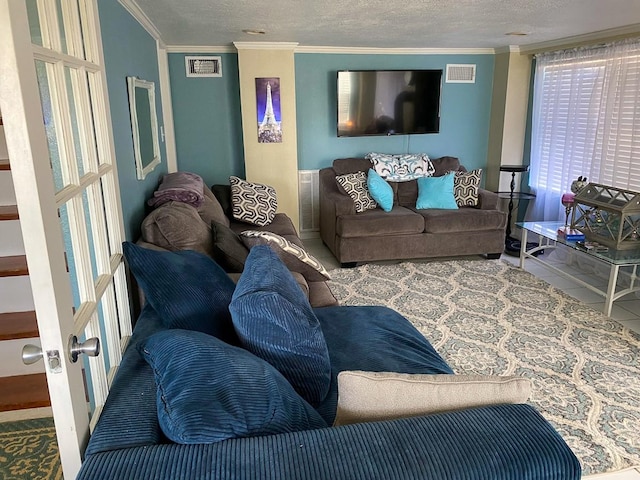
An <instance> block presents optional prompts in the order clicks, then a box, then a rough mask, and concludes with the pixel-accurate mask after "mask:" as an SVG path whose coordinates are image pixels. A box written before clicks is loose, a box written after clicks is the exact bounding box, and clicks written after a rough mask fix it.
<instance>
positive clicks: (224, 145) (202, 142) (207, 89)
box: [169, 53, 244, 186]
mask: <svg viewBox="0 0 640 480" xmlns="http://www.w3.org/2000/svg"><path fill="white" fill-rule="evenodd" d="M211 55H213V54H211ZM219 56H220V57H222V58H221V61H222V74H223V75H222V77H205V78H194V77H187V75H186V71H185V60H184V57H185V55H184V54H179V53H171V54H169V76H170V81H171V99H172V108H173V119H174V129H175V137H176V152H177V157H178V169H179V170H184V171H188V172H194V173H197V174H198V175H200V176H201V177H202V178H203V179H204V181H205V183H206V184H207V185H209V186H210V185H213V184H214V183H223V184H227V183H229V176H230V175H237V176H240V177H243V178H244V147H243V143H242V120H241V109H240V84H239V79H238V56H237V55H236V54H235V53H233V54H230V53H227V54H219Z"/></svg>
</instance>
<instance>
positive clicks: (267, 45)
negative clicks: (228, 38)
mask: <svg viewBox="0 0 640 480" xmlns="http://www.w3.org/2000/svg"><path fill="white" fill-rule="evenodd" d="M233 44H234V45H235V47H236V49H238V50H294V51H295V50H296V47H297V46H298V43H297V42H233Z"/></svg>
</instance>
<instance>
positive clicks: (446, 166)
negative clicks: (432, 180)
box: [431, 157, 467, 177]
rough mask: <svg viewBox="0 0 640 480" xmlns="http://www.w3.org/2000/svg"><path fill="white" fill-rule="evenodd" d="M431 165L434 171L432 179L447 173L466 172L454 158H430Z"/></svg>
mask: <svg viewBox="0 0 640 480" xmlns="http://www.w3.org/2000/svg"><path fill="white" fill-rule="evenodd" d="M431 163H432V164H433V166H434V167H435V169H436V171H435V173H434V174H433V176H434V177H441V176H442V175H446V174H447V173H449V172H456V171H458V170H460V169H462V171H463V172H466V171H467V169H466V168H464V167H463V166H462V165H460V160H459V159H458V158H456V157H440V158H432V159H431Z"/></svg>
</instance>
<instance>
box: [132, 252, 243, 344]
mask: <svg viewBox="0 0 640 480" xmlns="http://www.w3.org/2000/svg"><path fill="white" fill-rule="evenodd" d="M122 250H123V252H124V256H125V259H126V261H127V265H129V268H130V269H131V272H132V273H133V275H134V277H135V279H136V281H137V282H138V285H139V286H140V288H141V289H142V291H143V293H144V296H145V299H146V301H147V302H149V304H151V306H152V307H153V309H154V310H155V311H156V312H157V313H158V315H159V316H160V317H161V318H162V322H163V324H164V326H165V327H167V328H184V329H187V330H197V331H200V332H203V333H207V334H209V335H213V336H215V337H218V338H220V339H222V340H224V341H226V342H229V343H235V344H237V342H238V338H237V336H236V334H235V332H234V329H233V323H232V322H231V314H230V313H229V303H231V296H232V295H233V291H234V289H235V285H234V283H233V281H232V280H231V279H230V278H229V276H228V275H227V274H226V273H225V271H224V270H223V269H222V268H221V267H220V266H219V265H218V264H217V263H216V262H214V261H213V260H212V259H211V258H209V257H207V256H206V255H203V254H202V253H198V252H194V251H193V250H181V251H178V252H168V251H164V252H160V251H156V250H150V249H147V248H143V247H140V246H138V245H136V244H134V243H131V242H124V243H123V244H122Z"/></svg>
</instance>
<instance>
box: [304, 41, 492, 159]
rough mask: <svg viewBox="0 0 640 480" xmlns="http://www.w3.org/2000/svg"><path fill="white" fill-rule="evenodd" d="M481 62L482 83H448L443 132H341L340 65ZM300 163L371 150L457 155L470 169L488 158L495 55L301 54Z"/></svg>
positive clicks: (370, 66)
mask: <svg viewBox="0 0 640 480" xmlns="http://www.w3.org/2000/svg"><path fill="white" fill-rule="evenodd" d="M448 63H449V64H450V63H462V64H476V83H474V84H466V83H444V75H443V83H442V95H441V111H440V133H437V134H423V135H397V136H390V137H386V136H383V137H358V138H353V137H341V138H338V137H337V135H336V122H337V107H336V104H337V100H336V83H337V71H338V70H348V69H352V70H384V69H386V70H394V69H395V70H404V69H442V70H443V71H444V70H446V65H447V64H448ZM295 68H296V99H297V102H296V110H297V113H296V115H297V128H298V165H299V167H300V169H302V170H312V169H317V168H322V167H326V166H329V165H331V162H332V161H333V159H335V158H340V157H351V156H356V157H357V156H364V155H365V154H367V153H368V152H372V151H376V152H382V153H419V152H424V153H427V154H428V155H429V156H431V157H433V158H437V157H441V156H443V155H451V156H455V157H458V158H460V161H461V162H462V163H463V164H464V165H465V166H466V167H467V168H468V169H473V168H478V167H484V166H486V163H487V147H488V140H489V121H490V113H491V94H492V85H493V69H494V56H493V55H489V54H487V55H357V54H317V53H296V55H295Z"/></svg>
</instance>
